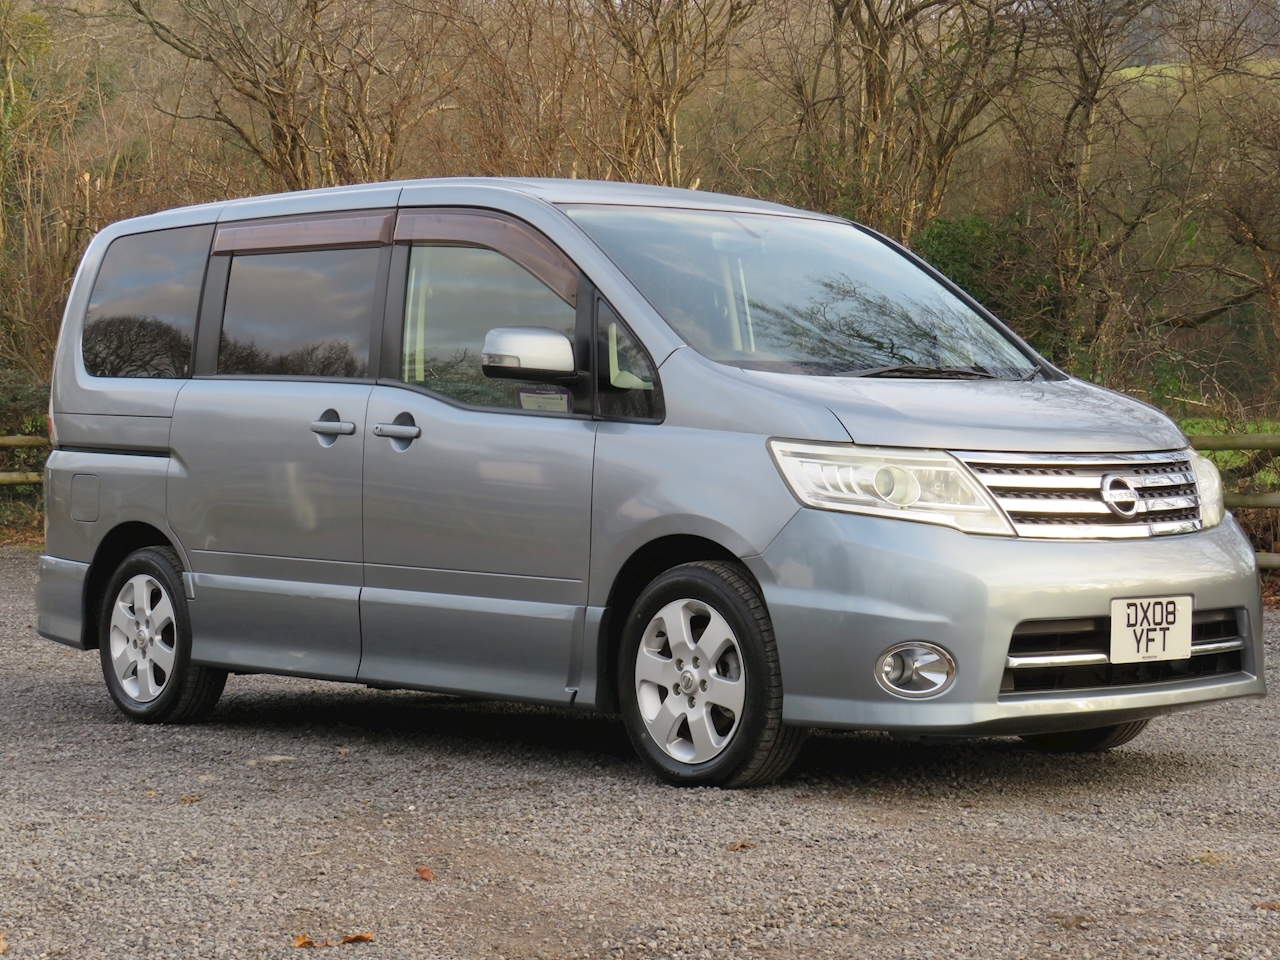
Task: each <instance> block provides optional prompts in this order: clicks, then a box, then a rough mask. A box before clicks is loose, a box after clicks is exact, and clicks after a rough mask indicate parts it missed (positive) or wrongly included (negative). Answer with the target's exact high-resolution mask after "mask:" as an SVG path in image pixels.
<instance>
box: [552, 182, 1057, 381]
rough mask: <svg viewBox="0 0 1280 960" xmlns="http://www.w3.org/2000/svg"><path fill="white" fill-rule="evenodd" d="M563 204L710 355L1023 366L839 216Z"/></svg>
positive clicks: (982, 327)
mask: <svg viewBox="0 0 1280 960" xmlns="http://www.w3.org/2000/svg"><path fill="white" fill-rule="evenodd" d="M568 213H569V215H570V216H571V217H572V218H573V219H574V221H575V222H577V223H578V224H579V225H580V226H581V227H582V228H583V229H584V230H585V231H586V232H587V233H588V234H590V235H591V237H592V239H594V240H595V241H596V242H597V243H598V244H600V246H601V247H603V248H604V250H605V252H606V253H608V254H609V256H610V257H611V258H612V259H613V261H614V262H615V263H617V264H618V266H620V267H621V268H622V269H623V271H624V272H625V273H626V274H627V276H628V277H630V278H631V280H632V282H634V283H635V285H636V286H637V287H639V288H640V291H641V292H642V293H643V294H644V295H645V296H646V297H648V298H649V302H650V303H652V304H653V305H654V307H656V308H657V310H658V312H659V313H660V314H662V316H663V317H664V318H665V319H666V320H667V322H668V323H670V324H671V325H672V326H673V327H674V328H675V329H676V331H677V332H678V333H679V334H680V336H682V337H683V338H684V339H685V341H686V342H687V343H688V344H689V345H690V346H691V347H693V348H694V349H695V350H697V351H698V352H699V353H701V354H703V355H704V356H706V357H710V358H711V359H712V360H718V361H720V362H721V363H728V364H733V365H735V366H739V367H745V368H747V369H754V370H772V371H776V372H780V373H800V374H815V375H825V376H842V375H852V374H868V373H872V374H875V373H885V372H887V371H886V368H892V367H902V366H909V367H911V368H914V370H911V369H909V370H905V371H899V372H901V373H906V374H911V373H913V372H914V373H918V374H919V375H922V376H928V375H930V373H928V372H924V371H920V370H919V368H921V367H934V368H936V367H946V368H960V369H961V370H968V371H972V372H975V373H989V374H991V375H995V376H1002V377H1023V376H1026V375H1027V374H1029V373H1032V372H1034V370H1035V367H1034V366H1033V365H1032V362H1031V360H1030V359H1029V358H1028V357H1027V356H1026V355H1025V354H1023V353H1022V351H1021V350H1019V349H1018V347H1017V346H1015V345H1014V344H1013V343H1012V342H1011V341H1010V340H1009V339H1008V338H1007V337H1006V336H1005V335H1004V334H1002V333H1001V332H1000V331H999V330H998V329H996V328H995V327H994V326H992V325H991V324H990V323H988V322H987V321H986V320H985V319H984V318H983V317H982V316H980V315H979V314H978V313H976V312H975V311H974V310H972V309H971V308H970V307H969V306H968V305H967V304H966V303H965V302H964V301H962V300H961V299H960V298H959V297H957V296H955V294H953V293H952V292H951V291H950V290H948V289H947V288H946V287H945V286H943V285H942V284H940V283H938V281H936V280H934V279H933V277H931V276H930V275H929V274H928V273H926V272H925V271H924V270H922V269H920V267H918V266H916V265H915V264H914V263H913V262H912V261H911V260H910V259H908V258H907V257H905V256H903V255H902V254H901V253H900V252H898V251H897V250H894V249H893V248H892V247H890V246H889V245H887V244H885V243H883V242H881V241H880V240H877V239H876V238H875V237H873V236H871V235H869V234H867V233H864V232H863V231H861V230H859V229H857V228H856V227H853V226H851V225H849V224H847V223H837V222H833V221H829V220H810V219H807V218H801V217H788V216H772V215H765V214H740V213H733V214H730V213H716V212H712V211H701V210H674V209H665V208H659V207H610V206H581V207H571V208H569V210H568ZM934 373H935V374H936V373H937V371H934Z"/></svg>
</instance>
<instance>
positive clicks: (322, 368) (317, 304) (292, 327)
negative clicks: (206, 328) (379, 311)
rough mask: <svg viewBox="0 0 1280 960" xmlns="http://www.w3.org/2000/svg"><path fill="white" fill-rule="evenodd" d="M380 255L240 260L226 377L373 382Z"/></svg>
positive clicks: (228, 314) (227, 333)
mask: <svg viewBox="0 0 1280 960" xmlns="http://www.w3.org/2000/svg"><path fill="white" fill-rule="evenodd" d="M378 257H379V251H378V248H377V247H362V248H360V249H358V250H305V251H302V252H299V253H264V254H251V255H247V256H237V257H234V258H233V259H232V261H231V276H230V279H229V280H228V282H227V305H226V308H225V310H224V312H223V317H222V340H221V342H220V343H219V345H218V372H219V373H239V374H262V375H268V376H293V377H363V376H365V375H366V373H367V372H368V368H369V328H370V325H371V324H372V322H373V290H374V286H375V284H376V282H377V277H378Z"/></svg>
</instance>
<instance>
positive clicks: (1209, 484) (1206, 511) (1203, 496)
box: [1187, 450, 1226, 530]
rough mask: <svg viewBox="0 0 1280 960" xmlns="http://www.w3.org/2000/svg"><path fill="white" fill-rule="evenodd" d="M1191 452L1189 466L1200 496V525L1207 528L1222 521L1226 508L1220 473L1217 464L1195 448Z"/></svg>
mask: <svg viewBox="0 0 1280 960" xmlns="http://www.w3.org/2000/svg"><path fill="white" fill-rule="evenodd" d="M1187 452H1188V453H1190V454H1191V466H1192V468H1193V469H1194V470H1195V472H1196V492H1197V493H1198V494H1199V496H1200V525H1201V526H1202V527H1203V528H1204V529H1205V530H1208V529H1209V528H1210V527H1216V526H1217V525H1218V524H1220V523H1221V522H1222V517H1223V515H1224V514H1225V513H1226V510H1225V509H1224V508H1223V505H1222V474H1220V473H1218V467H1217V465H1216V464H1215V463H1214V462H1213V461H1212V460H1210V459H1209V458H1208V457H1206V456H1205V455H1204V454H1202V453H1198V452H1196V451H1195V450H1189V451H1187Z"/></svg>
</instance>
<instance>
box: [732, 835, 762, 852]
mask: <svg viewBox="0 0 1280 960" xmlns="http://www.w3.org/2000/svg"><path fill="white" fill-rule="evenodd" d="M755 848H756V845H755V844H754V843H752V842H751V841H750V840H748V839H747V838H746V837H743V838H742V839H741V840H739V841H738V842H737V843H731V844H729V849H730V850H732V851H733V852H734V853H737V852H738V851H739V850H754V849H755Z"/></svg>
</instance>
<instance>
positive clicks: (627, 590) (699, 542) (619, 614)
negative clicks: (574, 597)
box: [596, 534, 755, 713]
mask: <svg viewBox="0 0 1280 960" xmlns="http://www.w3.org/2000/svg"><path fill="white" fill-rule="evenodd" d="M695 560H726V561H729V562H731V563H738V564H741V563H742V558H741V557H739V556H738V555H737V554H735V553H734V552H733V551H732V550H730V549H729V548H728V547H726V546H724V544H721V543H717V542H716V541H715V540H711V539H709V538H707V537H702V536H697V535H694V534H670V535H667V536H662V537H657V538H655V539H653V540H650V541H648V542H647V543H645V544H643V545H642V546H640V547H638V548H637V549H635V550H634V551H632V553H631V555H630V556H629V557H628V558H627V559H626V561H625V562H623V564H622V566H621V567H620V568H619V569H618V572H617V574H615V575H614V578H613V582H612V584H610V587H609V599H608V601H607V603H606V605H605V614H604V617H603V619H602V621H601V624H600V634H599V638H598V643H599V650H598V652H597V655H596V670H597V677H596V690H597V691H598V693H597V696H596V707H597V709H600V710H603V711H606V712H608V713H616V712H617V711H618V649H619V647H620V646H621V644H622V628H623V626H624V625H625V624H626V621H627V614H628V613H630V611H631V608H632V606H633V605H634V604H635V602H636V600H637V599H638V598H639V597H640V594H641V593H642V592H643V591H644V588H645V587H647V586H648V585H649V584H650V583H652V582H653V580H654V579H655V578H656V577H658V576H659V575H661V574H662V573H664V572H665V571H667V570H670V569H671V568H672V567H677V566H679V565H680V564H682V563H692V562H693V561H695ZM744 569H745V567H744ZM751 576H752V579H755V578H754V575H751Z"/></svg>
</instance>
